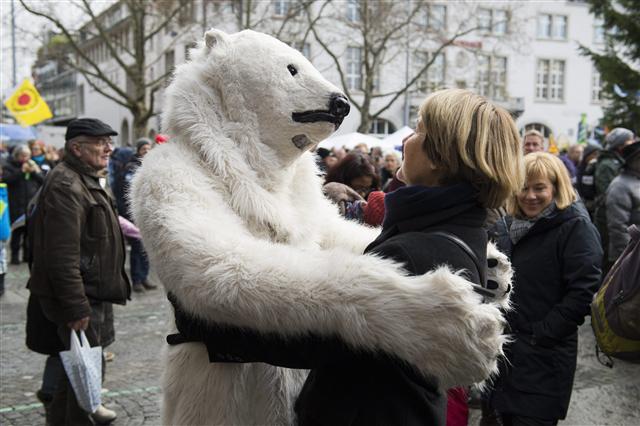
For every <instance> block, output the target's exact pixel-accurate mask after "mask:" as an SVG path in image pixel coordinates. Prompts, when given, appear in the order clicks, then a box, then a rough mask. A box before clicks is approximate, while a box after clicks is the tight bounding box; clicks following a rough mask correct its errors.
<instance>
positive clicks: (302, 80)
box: [131, 30, 510, 425]
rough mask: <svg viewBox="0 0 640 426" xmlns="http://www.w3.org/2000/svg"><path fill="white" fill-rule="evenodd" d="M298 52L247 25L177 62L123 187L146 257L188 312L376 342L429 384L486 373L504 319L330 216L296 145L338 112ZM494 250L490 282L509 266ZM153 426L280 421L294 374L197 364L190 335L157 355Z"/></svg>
mask: <svg viewBox="0 0 640 426" xmlns="http://www.w3.org/2000/svg"><path fill="white" fill-rule="evenodd" d="M335 99H343V95H342V93H341V91H340V90H339V89H338V88H337V87H335V86H333V85H332V84H330V83H329V82H327V81H326V80H325V79H324V78H323V77H322V76H321V75H320V73H319V72H318V71H317V70H316V69H315V68H314V67H313V66H312V65H311V63H309V62H308V61H307V60H306V59H305V58H304V57H303V56H302V55H301V54H300V53H299V52H297V51H296V50H294V49H292V48H290V47H289V46H287V45H285V44H284V43H281V42H280V41H278V40H276V39H274V38H272V37H270V36H267V35H264V34H260V33H256V32H253V31H242V32H240V33H236V34H232V35H228V34H226V33H223V32H221V31H218V30H210V31H208V32H207V33H206V34H205V39H204V41H203V42H202V43H201V45H200V47H199V48H198V49H196V50H195V53H194V55H193V59H192V60H191V61H189V62H187V63H186V64H183V65H181V66H180V67H178V69H177V71H176V75H175V79H174V80H173V82H172V84H171V85H170V86H169V88H168V89H167V93H166V100H165V102H166V105H165V109H164V116H163V127H164V131H165V132H166V133H168V134H169V135H170V136H171V140H170V142H169V143H167V144H164V145H161V146H158V147H156V148H155V149H153V150H152V151H151V152H150V153H149V154H148V155H147V156H146V157H145V159H144V161H143V165H142V167H141V168H140V169H139V171H138V172H137V174H136V176H135V178H134V181H133V184H132V193H131V197H132V206H133V214H134V217H135V222H136V224H138V226H139V227H140V231H141V233H142V236H143V239H144V244H145V248H146V250H147V253H148V255H149V258H150V261H151V264H152V265H153V266H154V268H155V271H156V272H157V274H158V277H159V278H160V280H161V281H162V283H163V285H164V287H165V289H166V290H167V291H170V292H172V293H173V294H175V296H176V298H177V300H178V301H179V302H180V305H181V306H182V307H183V308H184V309H185V310H186V311H187V312H188V313H190V314H191V315H193V316H195V317H197V318H200V319H204V320H207V321H211V322H215V323H218V324H221V323H223V324H230V325H233V326H238V327H246V328H250V329H253V330H256V331H258V332H274V333H279V334H280V335H282V336H285V337H286V336H296V335H301V334H303V333H312V334H317V335H336V336H338V337H339V338H341V339H343V340H344V342H346V343H347V344H348V345H350V346H352V347H353V348H361V349H365V350H372V351H373V350H383V351H386V352H388V353H391V354H394V355H395V356H397V357H399V358H401V359H403V360H405V361H407V362H409V363H410V364H412V365H414V366H415V367H416V368H418V369H419V370H420V371H422V372H423V373H424V374H428V375H430V376H434V377H435V378H437V379H438V380H439V383H440V385H441V386H442V387H443V388H446V387H449V386H452V385H457V384H470V383H474V382H479V381H482V380H484V379H486V378H487V377H488V376H490V375H491V374H492V373H493V372H495V371H496V367H497V366H496V360H497V358H498V357H499V355H500V354H501V353H502V344H503V343H504V340H505V338H504V336H503V335H502V324H503V317H502V315H501V313H500V311H499V309H498V307H497V306H495V305H494V304H481V303H479V299H480V296H479V295H478V294H476V293H475V292H474V291H473V290H472V288H471V283H469V282H468V281H466V280H465V279H464V278H463V277H462V276H461V275H460V273H459V272H453V271H450V270H449V269H448V268H447V267H446V266H443V267H441V268H439V269H437V270H435V271H433V272H430V273H428V274H426V275H423V276H407V273H406V272H405V271H404V270H403V269H402V267H401V265H399V264H397V263H394V262H393V261H390V260H386V259H381V258H379V257H376V256H374V255H363V254H362V252H363V250H364V249H365V247H366V246H367V245H368V244H369V243H370V242H371V241H373V240H374V239H375V237H376V236H377V235H378V234H379V230H375V229H372V228H367V227H364V226H361V225H358V224H356V223H353V222H348V221H346V220H344V219H342V218H341V217H340V216H339V214H338V211H337V208H336V207H335V206H334V205H332V204H331V203H330V202H329V201H328V200H327V199H325V197H323V195H322V193H321V181H320V179H319V178H318V176H317V168H316V166H315V162H314V158H313V156H312V154H311V153H310V152H309V149H310V148H311V147H313V146H314V145H316V144H317V143H318V142H319V141H320V140H322V139H324V138H326V137H327V136H328V135H329V134H331V133H332V132H333V131H334V130H335V129H336V128H337V126H338V125H339V124H340V122H341V119H342V116H343V115H344V113H345V111H344V110H343V109H340V108H341V106H340V105H338V106H337V107H336V105H334V100H335ZM490 255H494V256H496V255H497V256H499V258H500V260H501V263H500V267H499V270H500V284H501V285H502V286H507V285H508V282H509V280H510V268H509V266H508V264H507V263H506V261H505V258H504V256H500V255H499V254H497V253H490ZM165 366H166V367H165V373H164V378H163V389H164V403H163V414H162V416H163V424H176V425H187V424H196V425H203V424H216V425H218V424H220V425H222V424H224V425H254V424H269V425H287V424H292V423H294V422H295V419H294V413H293V403H294V401H295V398H296V396H297V395H298V392H299V390H300V388H301V386H302V384H303V382H304V380H305V377H306V374H307V373H306V371H304V370H289V369H284V368H278V367H274V366H271V365H267V364H263V363H247V364H242V363H209V360H208V356H207V350H206V348H205V346H204V345H203V344H200V343H186V344H181V345H177V346H172V347H169V348H168V349H167V353H166V359H165Z"/></svg>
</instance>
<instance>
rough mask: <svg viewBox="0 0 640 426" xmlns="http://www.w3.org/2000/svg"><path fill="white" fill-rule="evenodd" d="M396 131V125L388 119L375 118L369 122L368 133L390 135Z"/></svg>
mask: <svg viewBox="0 0 640 426" xmlns="http://www.w3.org/2000/svg"><path fill="white" fill-rule="evenodd" d="M395 131H396V126H394V125H393V123H391V122H390V121H387V120H385V119H383V118H376V119H374V120H373V121H372V122H371V127H370V128H369V134H373V135H390V134H391V133H394V132H395Z"/></svg>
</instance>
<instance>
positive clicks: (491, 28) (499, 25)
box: [478, 8, 509, 36]
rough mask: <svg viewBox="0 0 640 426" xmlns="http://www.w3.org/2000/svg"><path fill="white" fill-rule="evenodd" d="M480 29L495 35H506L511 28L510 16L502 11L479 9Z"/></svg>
mask: <svg viewBox="0 0 640 426" xmlns="http://www.w3.org/2000/svg"><path fill="white" fill-rule="evenodd" d="M478 28H479V29H480V30H481V31H482V32H484V33H486V34H493V35H497V36H499V35H504V34H506V33H507V31H508V28H509V14H508V13H507V11H506V10H502V9H486V8H480V9H478Z"/></svg>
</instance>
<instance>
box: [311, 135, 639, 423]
mask: <svg viewBox="0 0 640 426" xmlns="http://www.w3.org/2000/svg"><path fill="white" fill-rule="evenodd" d="M412 137H413V136H412ZM426 138H427V140H428V138H429V137H428V133H427V137H426ZM409 140H410V138H408V139H406V140H405V142H406V143H408V142H409ZM545 142H546V141H545V137H544V135H543V134H542V133H540V132H538V131H536V130H531V131H527V132H525V134H524V135H523V137H522V142H521V143H522V155H524V164H525V173H526V180H525V185H524V188H523V189H522V191H521V192H520V193H519V194H518V195H516V196H514V197H513V198H511V199H509V200H506V202H505V203H504V204H503V205H502V206H500V208H493V209H489V210H488V213H489V214H488V215H487V219H486V220H485V223H484V229H485V230H486V231H487V233H488V235H489V236H490V237H491V238H492V239H493V240H494V241H496V243H497V244H498V247H499V248H500V249H501V251H503V252H504V253H506V254H508V256H509V258H510V260H511V262H512V266H513V268H514V270H515V271H516V279H515V283H514V287H515V289H516V291H515V292H514V295H513V298H512V301H513V306H514V309H513V310H512V311H510V312H509V314H508V323H509V328H508V331H509V333H511V334H512V335H513V336H514V337H515V340H514V342H513V344H511V345H509V347H508V351H507V358H506V360H505V362H504V363H503V365H501V372H500V375H499V377H498V378H497V379H496V380H495V383H494V385H493V386H492V387H491V388H490V389H489V390H488V391H486V392H485V394H484V395H483V396H482V401H481V405H482V408H483V413H484V417H483V424H485V425H491V424H501V425H525V424H526V425H534V424H539V425H551V424H556V423H557V421H558V420H559V419H563V418H564V417H565V416H566V413H567V409H568V407H569V400H570V396H571V390H572V386H573V376H574V372H575V369H576V360H577V328H578V326H579V325H581V324H582V323H583V322H584V319H585V316H586V315H587V314H588V313H589V304H590V302H591V300H592V297H593V294H594V293H595V292H596V291H597V289H598V288H599V286H600V284H601V280H602V278H603V277H604V275H605V274H606V273H607V271H608V270H609V269H610V268H611V266H612V265H613V264H614V262H615V261H616V259H617V258H618V257H619V256H620V254H621V253H622V252H623V250H624V248H625V247H626V245H627V243H628V242H629V239H630V236H629V233H628V231H627V229H628V228H629V227H630V226H631V225H636V226H640V141H639V140H638V139H637V138H636V136H635V135H634V134H633V132H631V131H630V130H628V129H623V128H615V129H613V130H611V131H610V132H608V133H607V135H606V136H605V138H604V140H603V141H602V143H600V142H598V141H595V140H591V141H589V142H588V143H586V144H580V143H576V144H572V145H570V146H569V147H567V149H566V150H564V151H563V152H560V153H559V154H557V155H554V154H550V153H547V152H545V145H546V143H545ZM405 145H406V144H403V147H402V150H403V152H402V153H403V156H405V162H406V155H407V152H406V148H405ZM327 159H330V160H329V161H327ZM318 161H319V164H320V168H321V169H322V170H324V171H325V173H326V174H325V186H324V189H325V194H327V196H329V197H330V198H331V199H332V200H334V201H335V202H336V203H337V204H338V205H339V206H340V211H341V213H342V214H343V215H344V216H345V217H346V218H348V219H352V220H357V221H359V222H361V223H366V224H369V225H373V226H378V225H382V224H383V223H384V221H385V220H386V219H385V204H386V203H385V198H387V197H386V196H387V194H389V195H390V193H393V191H395V190H397V189H398V188H399V187H402V186H404V185H405V182H403V181H402V179H398V171H399V170H402V168H401V162H400V161H399V160H398V158H397V157H396V154H395V152H391V153H388V154H387V155H385V156H377V155H375V153H374V150H371V151H369V152H368V151H367V150H366V148H365V149H363V146H362V145H358V146H357V147H356V148H354V149H353V150H350V151H349V150H345V149H338V150H326V149H322V148H321V149H320V152H319V159H318ZM558 247H561V248H562V250H560V251H559V250H558ZM456 395H458V397H459V395H460V394H456V393H451V390H450V395H449V407H450V408H452V410H450V411H449V414H448V417H447V423H448V424H449V425H452V424H466V420H464V421H462V422H460V423H455V419H456V415H455V410H457V411H458V412H459V411H460V410H462V411H463V412H464V411H465V410H466V408H465V407H466V396H462V397H461V398H462V401H458V402H457V405H456V402H455V401H452V399H455V398H456ZM456 407H457V408H456ZM460 407H463V408H460ZM462 418H463V419H464V418H465V416H464V415H463V416H462Z"/></svg>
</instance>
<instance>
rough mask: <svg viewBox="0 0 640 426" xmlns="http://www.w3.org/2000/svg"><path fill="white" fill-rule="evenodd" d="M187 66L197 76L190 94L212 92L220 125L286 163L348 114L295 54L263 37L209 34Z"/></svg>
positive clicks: (336, 93)
mask: <svg viewBox="0 0 640 426" xmlns="http://www.w3.org/2000/svg"><path fill="white" fill-rule="evenodd" d="M186 66H187V67H189V72H190V73H192V72H193V70H194V69H195V70H197V71H196V72H197V73H198V74H199V85H198V87H194V86H193V85H192V86H191V87H194V89H193V90H198V91H200V90H202V89H203V88H204V89H205V90H212V91H213V92H214V93H215V97H216V98H217V99H219V102H220V104H221V105H216V104H215V102H214V103H213V104H212V105H211V107H212V109H216V110H217V111H215V113H216V114H217V115H218V116H219V120H221V121H222V123H221V124H223V125H224V124H225V123H226V124H227V126H228V122H232V123H237V124H238V125H239V126H241V127H242V129H243V131H244V132H245V133H246V134H247V135H250V134H251V133H256V139H257V140H259V141H260V143H262V144H265V145H267V146H268V147H270V148H271V149H272V150H273V151H274V152H275V154H276V155H277V157H278V158H279V159H281V160H285V162H287V163H290V162H292V161H294V160H295V159H296V158H298V157H299V156H300V155H301V154H302V153H303V152H305V151H307V150H309V149H310V148H312V147H313V146H315V145H316V144H317V143H318V142H320V141H321V140H322V139H324V138H326V137H327V136H329V135H330V134H331V133H332V132H333V131H335V130H336V129H337V128H338V127H339V126H340V124H341V123H342V120H343V119H344V117H345V116H346V115H347V114H348V113H349V103H348V101H347V99H346V97H345V96H344V94H343V93H342V91H341V90H339V89H338V88H337V87H336V86H334V85H332V84H331V83H329V82H328V81H327V80H326V79H325V78H324V77H323V76H322V75H321V74H320V73H319V72H318V71H317V70H316V69H315V68H314V66H313V65H312V64H311V63H310V62H309V61H308V60H307V59H306V58H305V57H304V56H303V55H302V54H301V53H300V52H298V51H297V50H295V49H293V48H291V47H290V46H288V45H286V44H285V43H282V42H281V41H279V40H277V39H275V38H273V37H271V36H268V35H266V34H262V33H258V32H255V31H250V30H245V31H242V32H239V33H235V34H227V33H225V32H223V31H220V30H217V29H211V30H209V31H207V32H206V33H205V37H204V41H203V42H202V43H201V46H200V48H199V49H196V51H195V52H194V54H193V55H192V60H191V63H190V64H187V65H186ZM181 73H184V71H183V70H180V69H179V70H178V72H177V74H176V80H178V79H179V78H180V77H181ZM203 86H204V87H203ZM201 107H202V108H206V105H201ZM211 113H214V111H211ZM248 139H251V138H248Z"/></svg>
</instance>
